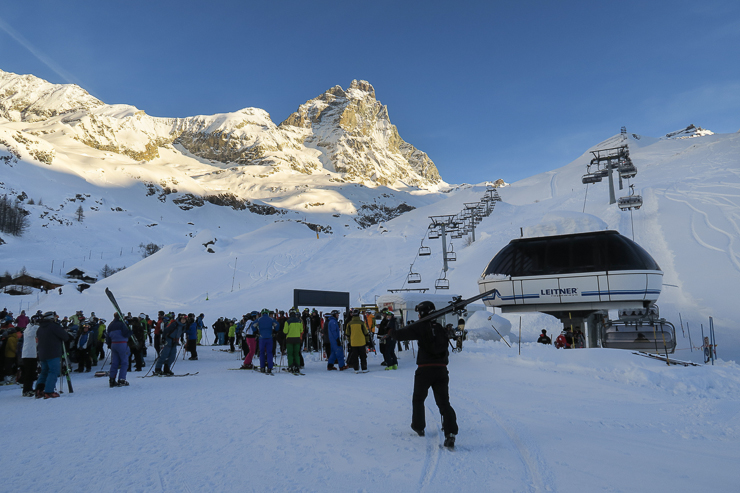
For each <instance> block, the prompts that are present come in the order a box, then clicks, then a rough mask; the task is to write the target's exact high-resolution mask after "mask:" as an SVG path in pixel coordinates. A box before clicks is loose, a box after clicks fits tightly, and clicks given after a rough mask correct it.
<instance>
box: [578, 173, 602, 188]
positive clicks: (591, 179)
mask: <svg viewBox="0 0 740 493" xmlns="http://www.w3.org/2000/svg"><path fill="white" fill-rule="evenodd" d="M600 181H601V177H600V176H596V175H593V174H588V175H583V176H582V177H581V183H583V184H584V185H588V184H589V183H599V182H600Z"/></svg>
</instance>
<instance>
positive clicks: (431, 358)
mask: <svg viewBox="0 0 740 493" xmlns="http://www.w3.org/2000/svg"><path fill="white" fill-rule="evenodd" d="M415 310H416V312H417V313H418V314H419V320H421V319H422V318H424V317H425V316H427V315H429V314H430V313H432V312H433V311H434V310H435V308H434V303H432V302H431V301H422V302H421V303H419V304H418V305H416V308H415ZM394 339H395V340H397V341H419V352H418V353H417V356H416V365H417V368H416V373H415V374H414V393H413V396H412V398H411V404H412V412H411V429H412V430H414V431H415V432H416V433H417V434H418V435H419V436H424V429H425V428H426V416H425V413H424V401H425V400H426V398H427V395H428V394H429V389H430V388H431V389H432V392H433V393H434V401H435V402H436V403H437V407H438V408H439V413H440V414H441V415H442V430H443V431H444V435H445V441H444V446H445V447H447V448H453V447H454V446H455V437H456V436H457V432H458V428H457V415H456V414H455V410H454V409H453V408H452V406H451V405H450V388H449V387H450V373H449V371H447V364H448V363H449V354H450V353H449V350H448V348H449V336H448V334H447V332H446V331H445V329H444V328H443V327H442V326H441V325H440V324H439V323H438V322H437V321H436V320H427V321H424V322H416V323H413V324H410V325H407V326H406V327H403V328H398V329H396V330H395V335H394Z"/></svg>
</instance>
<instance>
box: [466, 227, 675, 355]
mask: <svg viewBox="0 0 740 493" xmlns="http://www.w3.org/2000/svg"><path fill="white" fill-rule="evenodd" d="M662 286H663V271H661V270H660V267H659V266H658V264H657V262H656V261H655V260H654V259H653V258H652V257H651V256H650V254H649V253H648V252H647V251H645V250H644V249H643V248H642V247H641V246H640V245H638V244H637V243H635V242H634V241H632V240H630V239H629V238H626V237H625V236H622V235H621V234H619V233H618V232H617V231H596V232H588V233H575V234H567V235H558V236H546V237H534V238H517V239H514V240H512V241H511V242H510V243H509V244H508V245H507V246H505V247H504V248H502V249H501V251H499V252H498V253H497V254H496V256H495V257H494V258H493V259H492V260H491V261H490V263H489V264H488V266H487V267H486V269H485V271H484V272H483V274H482V275H481V278H480V279H479V280H478V288H479V290H480V292H481V293H482V294H483V293H487V292H490V294H489V295H488V296H486V297H484V298H483V302H484V303H485V304H486V305H487V306H490V307H495V308H499V309H501V311H502V312H503V313H511V312H534V311H537V312H542V313H547V314H549V315H553V316H554V317H556V318H558V319H560V321H561V322H562V323H563V325H564V327H566V328H568V327H572V328H573V329H576V328H579V329H581V331H582V332H583V333H584V334H585V335H586V337H587V344H588V347H599V346H600V347H620V348H623V349H632V347H631V346H630V344H627V345H626V346H625V342H624V341H625V340H629V339H630V337H631V338H632V339H633V340H634V341H635V344H634V348H635V349H645V348H646V347H652V346H653V345H654V346H655V347H656V349H657V347H658V342H659V341H660V346H661V349H663V348H667V349H668V350H669V351H671V352H673V349H675V329H673V328H672V325H671V324H669V323H667V322H665V320H663V319H659V320H657V319H656V317H655V316H650V317H648V318H646V319H645V321H644V323H643V321H641V320H631V321H630V322H629V323H627V324H626V326H625V327H621V329H620V328H619V327H617V331H619V330H621V332H622V333H621V334H616V333H614V330H613V328H614V327H615V326H614V324H611V327H612V331H611V332H610V331H609V330H607V328H608V327H610V324H609V323H608V320H607V317H608V310H623V311H624V310H629V309H632V310H637V311H642V312H643V313H649V311H647V309H648V308H649V307H653V306H654V304H655V302H656V301H657V300H658V296H659V295H660V292H661V289H662ZM625 313H626V312H625ZM668 329H672V331H671V330H668ZM625 333H626V337H625ZM615 339H619V340H620V344H619V345H617V344H613V343H612V342H614V340H615ZM638 339H639V340H638ZM646 340H649V341H650V343H646V342H645V341H646ZM652 343H655V344H652Z"/></svg>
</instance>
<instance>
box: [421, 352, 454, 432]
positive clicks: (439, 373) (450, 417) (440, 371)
mask: <svg viewBox="0 0 740 493" xmlns="http://www.w3.org/2000/svg"><path fill="white" fill-rule="evenodd" d="M430 387H431V389H432V392H433V393H434V401H435V402H436V403H437V407H438V408H439V413H440V414H441V415H442V427H443V428H444V432H445V435H447V434H449V433H452V434H453V435H457V416H456V415H455V410H454V409H452V406H451V405H450V388H449V387H450V373H449V372H448V371H447V367H446V366H420V367H418V368H417V369H416V374H415V375H414V395H413V397H412V398H411V404H412V414H411V427H412V428H414V429H415V430H423V429H424V428H426V415H425V413H424V401H425V400H426V399H427V395H429V388H430Z"/></svg>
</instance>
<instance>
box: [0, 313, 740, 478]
mask: <svg viewBox="0 0 740 493" xmlns="http://www.w3.org/2000/svg"><path fill="white" fill-rule="evenodd" d="M124 309H126V308H125V306H124ZM210 337H212V334H211V335H210ZM198 352H199V356H200V359H199V361H188V360H185V361H179V362H178V363H177V364H176V366H175V370H176V371H177V372H187V371H199V372H200V373H199V374H198V375H195V376H190V377H184V378H169V379H163V378H145V379H142V378H136V377H134V375H136V376H140V375H142V373H133V374H130V377H129V380H130V381H131V386H130V387H126V388H115V389H109V388H107V380H106V379H105V378H102V379H96V378H94V377H92V376H91V375H92V374H81V375H78V374H74V375H73V381H74V389H75V392H74V393H73V394H68V393H65V394H63V395H62V397H61V398H59V399H54V400H51V401H44V400H41V401H35V400H34V399H29V398H23V397H21V396H20V390H19V389H17V388H9V387H0V402H2V406H3V408H4V409H6V410H8V411H10V412H12V415H13V418H12V419H6V420H5V425H4V430H3V431H4V432H5V436H6V437H7V436H12V437H15V438H14V439H12V440H6V441H5V443H4V446H3V448H2V451H0V458H2V459H3V460H4V462H5V463H6V464H7V463H10V464H14V466H13V467H8V468H7V470H6V475H5V479H4V483H3V484H4V485H5V488H6V489H7V491H42V490H43V491H48V490H52V491H59V492H66V491H99V492H101V493H102V492H113V491H166V492H169V491H225V492H230V491H245V490H246V491H301V492H303V491H305V492H313V491H317V492H322V491H372V492H375V491H377V492H380V491H424V492H448V491H451V490H457V489H463V490H465V491H516V492H519V491H523V492H546V491H549V492H558V491H560V492H591V491H599V490H606V491H614V492H635V491H665V492H669V491H692V490H694V491H708V490H714V491H734V490H735V487H736V483H737V473H736V471H735V465H736V464H737V461H738V459H739V458H740V446H739V445H738V443H739V442H738V438H740V428H738V424H737V419H734V418H735V417H736V414H737V407H738V404H740V402H739V398H738V396H739V395H740V369H739V368H738V366H737V365H735V364H722V365H718V366H705V367H691V368H684V367H673V366H672V367H667V366H665V365H664V364H662V363H660V362H656V361H653V360H649V359H647V358H641V357H639V356H633V355H631V354H630V353H629V352H627V351H619V350H602V349H595V350H589V351H559V350H556V349H554V348H553V347H552V346H550V347H544V346H541V345H537V344H533V343H526V344H524V345H523V347H522V354H521V356H519V355H518V354H517V349H516V347H514V348H513V349H509V348H508V347H506V346H505V345H504V344H503V343H502V342H486V343H478V344H475V343H468V344H466V348H465V350H464V351H463V352H462V353H460V354H459V355H453V356H452V360H451V364H450V387H451V403H452V405H453V407H454V408H455V410H456V413H457V416H458V420H459V423H460V432H459V435H458V442H457V447H456V449H455V450H454V451H448V450H446V449H443V448H442V447H441V442H442V438H441V433H440V423H439V418H438V413H437V411H436V406H435V405H434V401H433V399H432V398H431V397H430V398H429V399H428V400H427V435H426V437H424V438H421V437H418V436H416V434H415V433H414V432H412V431H411V429H410V428H409V423H410V419H411V390H412V387H413V371H414V368H415V365H414V364H413V357H412V354H411V352H409V351H404V352H401V353H399V357H400V363H399V370H397V371H392V372H387V371H382V367H381V366H379V359H377V358H374V357H373V356H370V357H369V363H370V364H369V368H370V370H371V372H370V373H367V374H359V375H357V374H354V373H352V372H341V373H340V372H327V371H326V370H325V366H324V363H323V362H320V361H315V360H314V359H315V356H311V355H308V354H306V361H307V363H306V369H305V372H306V376H292V375H289V374H284V373H282V374H278V375H276V376H273V377H267V376H263V375H261V374H258V373H256V372H253V371H229V370H228V369H229V368H236V367H238V365H239V363H240V362H239V360H238V359H237V357H236V356H235V355H232V354H230V353H224V352H220V351H211V347H210V346H201V347H200V348H199V351H198ZM65 390H66V386H65Z"/></svg>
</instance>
